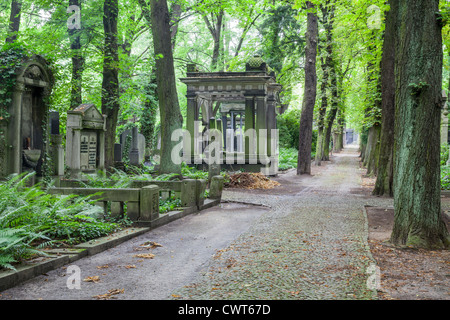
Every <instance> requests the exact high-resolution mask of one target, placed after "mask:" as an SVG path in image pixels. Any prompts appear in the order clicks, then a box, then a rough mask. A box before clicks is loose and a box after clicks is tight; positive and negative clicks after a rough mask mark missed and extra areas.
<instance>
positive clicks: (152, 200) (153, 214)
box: [139, 185, 159, 221]
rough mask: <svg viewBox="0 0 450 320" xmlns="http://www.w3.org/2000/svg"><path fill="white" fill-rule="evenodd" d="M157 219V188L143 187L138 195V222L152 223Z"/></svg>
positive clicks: (151, 186) (152, 186)
mask: <svg viewBox="0 0 450 320" xmlns="http://www.w3.org/2000/svg"><path fill="white" fill-rule="evenodd" d="M158 217H159V188H158V186H155V185H149V186H145V187H143V188H142V189H141V193H140V208H139V220H140V221H153V220H156V219H157V218H158Z"/></svg>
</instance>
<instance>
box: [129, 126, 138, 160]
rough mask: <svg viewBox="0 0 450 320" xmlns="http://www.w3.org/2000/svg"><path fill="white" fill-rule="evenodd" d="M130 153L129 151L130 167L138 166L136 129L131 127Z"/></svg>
mask: <svg viewBox="0 0 450 320" xmlns="http://www.w3.org/2000/svg"><path fill="white" fill-rule="evenodd" d="M131 136H132V139H131V151H130V164H131V165H132V166H135V167H137V166H139V149H138V128H137V127H133V129H131Z"/></svg>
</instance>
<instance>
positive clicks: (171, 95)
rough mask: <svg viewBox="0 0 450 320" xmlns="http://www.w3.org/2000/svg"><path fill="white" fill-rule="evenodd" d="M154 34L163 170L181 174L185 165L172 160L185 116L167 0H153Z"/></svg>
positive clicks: (162, 172)
mask: <svg viewBox="0 0 450 320" xmlns="http://www.w3.org/2000/svg"><path fill="white" fill-rule="evenodd" d="M150 5H151V19H152V34H153V44H154V50H155V56H158V57H160V58H158V59H156V83H157V85H158V89H157V90H158V98H159V110H160V117H161V162H160V168H159V173H160V174H165V173H177V174H179V175H181V165H178V164H175V163H174V162H173V161H172V157H171V155H172V149H173V148H174V147H175V146H176V144H177V142H173V141H172V132H174V130H177V129H181V128H182V125H183V117H182V116H181V111H180V106H179V102H178V95H177V88H176V80H175V68H174V65H173V53H172V44H171V41H168V39H170V25H169V22H170V17H169V10H168V8H167V1H166V0H151V1H150Z"/></svg>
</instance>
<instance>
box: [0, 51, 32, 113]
mask: <svg viewBox="0 0 450 320" xmlns="http://www.w3.org/2000/svg"><path fill="white" fill-rule="evenodd" d="M26 56H27V54H26V52H25V50H24V49H22V48H21V47H19V46H13V45H5V46H4V47H3V48H2V49H0V120H7V119H8V118H9V115H8V113H7V108H8V105H9V104H10V103H11V101H12V91H13V89H14V86H15V84H16V71H17V69H18V68H20V66H21V63H22V61H23V59H24V58H25V57H26Z"/></svg>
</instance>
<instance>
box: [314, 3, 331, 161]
mask: <svg viewBox="0 0 450 320" xmlns="http://www.w3.org/2000/svg"><path fill="white" fill-rule="evenodd" d="M329 2H330V1H326V2H325V4H324V5H322V6H321V11H322V21H323V27H324V28H325V32H326V43H325V54H326V57H325V60H323V59H322V72H323V75H322V84H321V87H320V90H321V95H322V96H321V105H320V107H319V118H318V120H317V125H318V129H317V144H316V158H315V164H316V166H320V165H321V164H322V157H323V143H324V141H323V136H324V130H325V116H326V114H327V108H328V88H329V78H330V70H329V69H330V65H331V63H332V54H333V22H334V5H333V6H332V7H331V10H330V9H329Z"/></svg>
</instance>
